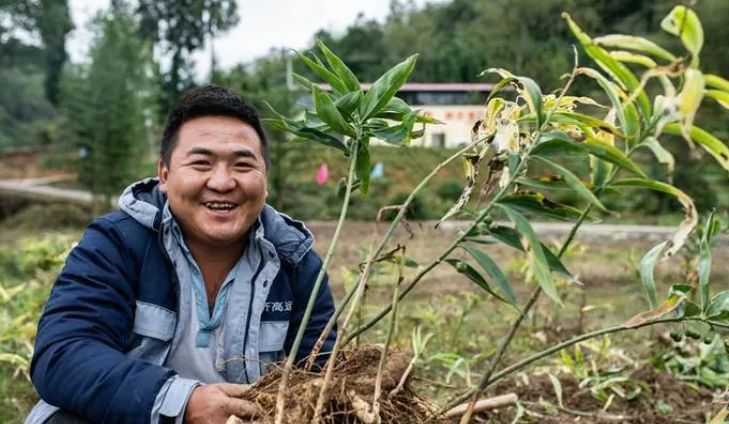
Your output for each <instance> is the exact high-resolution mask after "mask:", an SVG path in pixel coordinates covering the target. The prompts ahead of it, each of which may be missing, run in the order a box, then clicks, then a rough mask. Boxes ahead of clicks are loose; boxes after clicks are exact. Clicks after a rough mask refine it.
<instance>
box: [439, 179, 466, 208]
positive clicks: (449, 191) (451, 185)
mask: <svg viewBox="0 0 729 424" xmlns="http://www.w3.org/2000/svg"><path fill="white" fill-rule="evenodd" d="M435 193H436V195H437V196H438V197H439V198H440V199H441V200H443V201H445V202H448V203H455V202H456V201H457V200H458V198H459V197H460V196H461V182H460V181H458V180H456V179H449V180H445V181H443V182H442V183H440V184H439V185H438V187H437V188H436V189H435Z"/></svg>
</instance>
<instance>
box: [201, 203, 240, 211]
mask: <svg viewBox="0 0 729 424" xmlns="http://www.w3.org/2000/svg"><path fill="white" fill-rule="evenodd" d="M205 207H208V208H210V209H219V210H227V209H233V208H234V207H235V205H234V204H232V203H218V202H208V203H205Z"/></svg>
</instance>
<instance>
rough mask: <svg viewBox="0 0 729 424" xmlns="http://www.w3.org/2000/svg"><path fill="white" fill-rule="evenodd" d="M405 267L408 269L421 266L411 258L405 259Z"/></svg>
mask: <svg viewBox="0 0 729 424" xmlns="http://www.w3.org/2000/svg"><path fill="white" fill-rule="evenodd" d="M403 265H405V266H406V267H408V268H418V267H419V266H420V264H419V263H418V261H416V260H415V259H413V258H411V257H409V256H408V257H407V258H405V263H404V264H403Z"/></svg>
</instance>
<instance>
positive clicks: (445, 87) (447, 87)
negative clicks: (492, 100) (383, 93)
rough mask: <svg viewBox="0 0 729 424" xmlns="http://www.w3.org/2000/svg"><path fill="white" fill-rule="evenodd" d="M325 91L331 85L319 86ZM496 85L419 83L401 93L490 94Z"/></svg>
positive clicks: (405, 85)
mask: <svg viewBox="0 0 729 424" xmlns="http://www.w3.org/2000/svg"><path fill="white" fill-rule="evenodd" d="M319 86H320V87H321V88H322V89H323V90H327V91H330V90H331V87H330V86H329V84H319ZM495 86H496V84H485V83H482V84H469V83H419V82H412V83H406V84H404V85H403V86H402V87H400V90H399V91H468V92H474V91H482V92H490V91H492V90H493V89H494V87H495ZM370 87H372V83H362V89H363V90H365V91H366V90H369V88H370Z"/></svg>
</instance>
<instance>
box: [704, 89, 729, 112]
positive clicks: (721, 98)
mask: <svg viewBox="0 0 729 424" xmlns="http://www.w3.org/2000/svg"><path fill="white" fill-rule="evenodd" d="M704 95H705V96H706V97H708V98H711V99H714V100H716V101H717V102H718V103H719V104H720V105H721V107H723V108H724V109H728V110H729V92H727V91H721V90H706V91H705V92H704Z"/></svg>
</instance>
